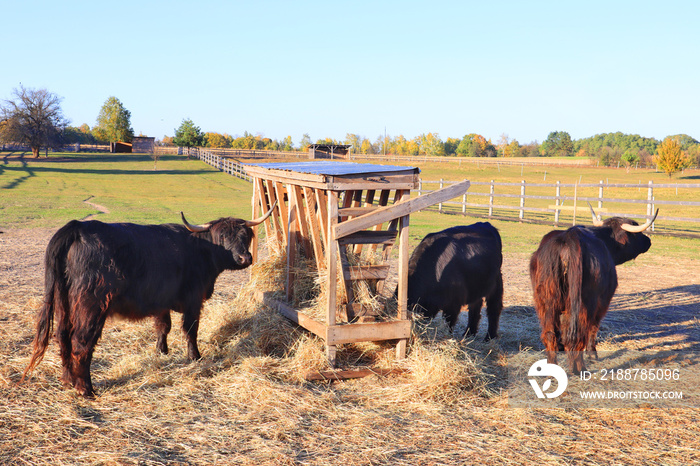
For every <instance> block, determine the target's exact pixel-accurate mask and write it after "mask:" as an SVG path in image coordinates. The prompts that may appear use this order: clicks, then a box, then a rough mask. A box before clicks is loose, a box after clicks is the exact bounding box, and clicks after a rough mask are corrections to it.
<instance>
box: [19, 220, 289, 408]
mask: <svg viewBox="0 0 700 466" xmlns="http://www.w3.org/2000/svg"><path fill="white" fill-rule="evenodd" d="M274 207H275V206H273V207H272V209H274ZM272 209H270V211H269V212H267V213H266V214H265V215H263V216H262V217H260V218H259V219H256V220H241V219H237V218H231V217H225V218H220V219H218V220H215V221H213V222H210V223H207V224H205V225H190V224H189V223H188V222H187V220H186V219H185V216H184V215H182V220H183V223H184V225H178V224H164V225H136V224H133V223H102V222H98V221H86V222H79V221H76V220H73V221H71V222H69V223H67V224H66V225H65V226H63V227H62V228H61V229H59V230H58V231H57V232H56V234H55V235H54V236H53V237H52V238H51V240H50V241H49V245H48V247H47V249H46V256H45V266H46V270H45V295H44V303H43V305H42V307H41V309H40V310H39V313H38V318H37V328H36V336H35V339H34V352H33V354H32V357H31V360H30V362H29V365H28V367H27V369H26V370H25V372H24V376H26V374H27V373H29V371H31V370H32V369H33V368H34V367H35V366H36V365H37V364H38V363H39V362H40V361H41V358H42V357H43V356H44V353H45V351H46V348H47V346H48V343H49V338H50V336H51V331H52V327H53V323H54V316H55V319H56V332H55V335H56V339H57V340H58V345H59V349H60V355H61V361H62V365H63V375H62V376H61V380H62V381H63V383H64V384H67V385H72V386H74V387H75V389H76V390H77V392H78V393H79V394H80V395H83V396H85V397H92V396H94V389H93V386H92V379H91V377H90V362H91V360H92V355H93V351H94V348H95V345H96V344H97V341H98V340H99V338H100V335H101V334H102V328H103V327H104V324H105V321H106V319H107V318H108V317H110V316H112V315H121V316H124V317H126V318H128V319H132V320H139V319H143V318H145V317H154V318H155V329H156V334H157V336H158V342H157V349H158V350H159V351H160V352H162V353H167V352H168V343H167V335H168V332H169V331H170V327H171V320H170V311H171V310H172V311H175V312H179V313H182V315H183V317H182V329H183V331H184V333H185V336H186V339H187V346H188V351H187V352H188V357H189V359H192V360H195V359H199V358H200V354H199V349H198V348H197V331H198V328H199V315H200V311H201V309H202V305H203V303H204V301H206V300H207V299H209V298H210V297H211V295H212V293H213V291H214V283H215V282H216V279H217V277H218V276H219V274H221V272H223V271H224V270H238V269H244V268H246V267H248V266H249V265H250V264H251V263H252V257H251V254H250V252H249V251H248V248H249V247H250V243H251V240H252V238H253V235H254V232H253V230H252V228H251V227H253V226H255V225H258V224H260V223H262V222H263V221H265V219H267V217H269V215H270V214H271V213H272ZM24 376H23V378H24Z"/></svg>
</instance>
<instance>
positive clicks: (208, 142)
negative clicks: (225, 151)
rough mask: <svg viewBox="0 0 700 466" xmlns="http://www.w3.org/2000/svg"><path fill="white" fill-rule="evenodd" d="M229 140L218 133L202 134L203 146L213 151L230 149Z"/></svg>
mask: <svg viewBox="0 0 700 466" xmlns="http://www.w3.org/2000/svg"><path fill="white" fill-rule="evenodd" d="M230 139H231V138H230V137H227V136H226V135H224V134H219V133H213V132H210V133H206V134H204V139H203V141H204V145H205V146H206V147H211V148H213V149H220V148H226V147H231V140H230Z"/></svg>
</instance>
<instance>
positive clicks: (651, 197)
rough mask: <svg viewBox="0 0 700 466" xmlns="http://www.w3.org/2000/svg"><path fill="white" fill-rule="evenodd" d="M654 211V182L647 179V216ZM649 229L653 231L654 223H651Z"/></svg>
mask: <svg viewBox="0 0 700 466" xmlns="http://www.w3.org/2000/svg"><path fill="white" fill-rule="evenodd" d="M653 213H654V182H653V181H649V191H648V192H647V216H649V217H648V218H651V215H652V214H653ZM651 231H654V224H653V223H652V224H651Z"/></svg>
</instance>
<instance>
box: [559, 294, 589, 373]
mask: <svg viewBox="0 0 700 466" xmlns="http://www.w3.org/2000/svg"><path fill="white" fill-rule="evenodd" d="M587 315H588V310H587V309H586V308H585V306H582V307H581V309H580V310H579V314H578V316H570V318H572V319H575V318H578V320H579V322H578V328H579V329H580V330H579V333H578V334H577V335H573V337H574V340H573V341H566V342H565V343H564V346H565V348H566V351H567V353H568V354H569V364H570V365H571V370H572V371H573V373H574V374H578V373H581V372H583V371H585V370H586V364H585V363H584V361H583V352H584V351H585V350H586V349H587V348H588V342H589V340H588V337H589V333H588V330H586V328H587V327H588V325H587V319H586V316H587Z"/></svg>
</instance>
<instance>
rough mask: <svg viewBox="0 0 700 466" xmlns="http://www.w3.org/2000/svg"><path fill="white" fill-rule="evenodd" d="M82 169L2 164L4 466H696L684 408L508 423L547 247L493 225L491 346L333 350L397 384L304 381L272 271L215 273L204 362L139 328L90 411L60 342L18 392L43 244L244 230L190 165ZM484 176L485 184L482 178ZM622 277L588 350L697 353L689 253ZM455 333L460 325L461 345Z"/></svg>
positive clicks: (220, 191) (305, 341)
mask: <svg viewBox="0 0 700 466" xmlns="http://www.w3.org/2000/svg"><path fill="white" fill-rule="evenodd" d="M88 157H90V156H66V157H65V158H66V159H67V160H65V161H61V162H53V161H49V162H46V161H44V160H43V159H42V160H41V161H34V160H30V161H28V162H26V164H23V163H22V162H19V161H10V160H7V161H5V162H4V163H3V162H2V161H0V196H1V197H0V231H3V233H2V234H0V322H1V324H0V356H2V362H0V464H27V465H45V464H46V465H48V464H51V465H74V464H81V465H82V464H85V465H88V464H89V465H93V464H100V465H211V464H226V465H228V464H251V465H252V464H266V465H268V464H269V465H337V464H348V465H370V464H371V465H456V464H476V463H479V464H482V463H483V464H507V465H520V464H527V465H536V464H537V465H541V464H545V465H560V464H576V465H578V464H585V465H607V464H625V465H646V464H666V465H687V464H698V463H699V462H700V453H699V452H700V402H699V401H698V400H697V399H692V398H691V399H689V400H688V403H687V405H686V406H685V407H680V408H661V407H656V406H654V405H640V406H635V407H627V408H617V409H578V408H573V409H572V408H566V409H562V408H515V407H512V406H509V398H508V395H509V394H508V389H507V385H506V384H505V381H504V380H505V375H504V374H505V373H506V372H507V371H508V367H509V361H508V358H509V356H508V355H509V354H512V353H517V352H519V351H521V350H523V349H528V348H533V349H535V350H538V349H539V348H540V347H541V345H540V343H539V328H538V322H537V319H536V317H535V315H534V311H533V309H532V296H531V292H530V284H529V277H528V274H527V263H528V259H529V255H530V254H531V253H532V251H534V249H535V248H536V246H537V243H538V242H539V240H540V238H541V237H542V235H544V234H545V233H546V232H547V231H549V230H550V229H551V228H552V227H551V226H546V225H536V224H519V223H516V222H504V221H494V222H492V223H494V225H496V226H497V227H498V228H499V230H500V233H501V236H502V238H503V243H504V266H503V274H504V286H505V295H504V306H505V308H504V312H503V316H502V320H501V326H500V330H499V334H500V337H499V338H498V339H496V340H494V341H491V342H489V343H485V342H483V341H482V338H483V335H484V331H485V329H484V328H483V326H482V328H481V329H480V332H479V335H478V337H477V338H476V339H473V340H472V339H465V340H460V339H454V338H451V335H449V332H448V331H447V329H446V328H445V326H444V324H443V323H442V322H441V321H440V320H439V319H437V320H435V321H433V322H431V323H428V324H424V323H417V324H416V325H415V329H414V335H413V337H412V340H411V344H410V347H409V356H408V358H407V359H406V360H404V361H396V360H395V359H393V357H392V354H393V351H392V349H393V347H392V346H391V345H379V344H358V345H344V346H343V347H342V348H340V350H339V358H340V360H341V362H342V363H344V364H347V365H365V364H373V365H379V366H390V367H398V368H401V369H403V370H404V372H403V373H402V374H399V375H395V376H391V377H378V376H373V377H368V378H365V379H359V380H351V381H345V382H337V383H310V382H306V381H305V380H304V375H305V374H306V373H307V372H308V371H310V370H313V369H320V368H324V367H325V366H324V364H325V361H324V357H323V345H322V344H321V343H320V342H319V340H317V339H316V338H313V337H310V336H309V335H308V334H306V333H305V332H302V331H300V330H299V329H298V328H295V327H294V326H293V325H292V324H290V323H289V322H288V321H286V320H285V319H284V318H282V317H281V316H280V315H279V314H277V313H275V312H273V311H271V310H270V309H267V308H265V307H263V306H260V305H258V304H255V303H254V302H253V300H252V299H251V298H250V296H251V294H252V292H253V291H255V290H256V289H259V288H260V287H261V286H262V285H261V281H260V277H261V275H263V278H265V280H263V281H266V282H269V284H268V285H267V286H271V287H273V288H274V287H275V286H279V285H275V283H278V282H279V280H280V277H279V275H275V274H279V273H280V271H281V270H282V267H279V266H277V265H276V264H275V263H274V262H273V263H271V264H270V263H267V264H265V263H261V264H260V265H259V266H258V267H256V268H255V269H253V270H251V271H248V270H245V271H240V272H235V273H225V274H222V276H221V277H220V279H219V281H218V282H217V287H216V290H215V294H214V296H213V297H212V299H211V300H210V301H208V302H207V304H206V305H205V309H204V311H203V315H202V322H201V325H200V329H201V331H200V337H199V341H200V350H201V351H202V355H203V359H202V360H201V361H198V362H196V363H190V362H188V361H187V360H186V357H185V355H186V343H185V341H184V338H183V337H182V335H181V333H180V332H179V330H178V328H177V327H178V326H179V322H180V319H179V317H178V316H175V317H174V319H173V324H174V325H173V332H171V336H170V338H169V343H170V346H171V352H170V354H168V355H166V356H163V355H158V354H156V353H155V351H154V345H155V338H154V332H153V329H152V322H149V321H143V322H124V321H119V320H114V321H110V322H108V324H107V326H106V327H105V330H104V332H103V335H102V339H101V340H100V342H99V343H98V345H97V349H96V353H95V360H94V362H93V380H94V382H95V387H96V390H97V391H98V397H97V399H96V400H94V401H90V400H84V399H81V398H79V397H77V396H76V395H75V393H74V391H73V390H62V389H61V384H60V381H59V380H58V378H59V376H60V359H59V357H58V354H57V348H56V345H55V343H52V344H51V345H50V346H49V349H48V351H47V354H46V357H45V359H44V361H43V362H42V363H41V364H40V365H39V366H38V367H37V369H36V370H35V371H34V372H33V373H32V374H31V375H30V377H29V380H27V381H25V382H24V383H23V384H21V385H17V382H18V381H19V379H20V376H21V373H22V371H23V370H24V368H25V366H26V364H27V362H28V357H29V353H30V345H31V340H32V337H33V326H34V312H35V310H36V309H37V308H38V306H39V305H40V303H41V301H42V299H43V275H42V273H43V265H42V264H43V263H42V261H43V251H44V248H45V246H46V243H47V242H48V239H49V238H50V236H51V234H53V232H54V231H55V229H56V228H57V227H59V226H61V225H62V224H63V223H65V222H66V221H68V220H70V219H73V218H85V217H87V216H89V215H93V216H94V217H93V218H96V219H103V220H106V221H133V222H153V223H159V222H178V221H179V211H180V210H182V211H184V212H185V213H186V214H187V215H188V218H189V219H190V220H191V221H193V222H198V223H199V222H204V221H207V220H212V219H214V218H217V217H220V216H225V215H233V216H238V217H248V216H249V214H250V198H251V194H252V191H251V187H250V184H249V183H246V182H244V181H242V180H238V179H236V178H232V177H230V176H228V175H226V174H223V173H220V172H218V171H216V170H214V169H212V168H211V167H208V166H207V165H205V164H204V163H202V162H199V161H196V160H186V159H184V158H182V157H175V156H172V157H163V158H161V160H159V162H158V170H157V171H154V170H153V161H152V160H151V159H150V158H148V157H147V156H145V157H137V156H124V157H110V156H104V155H100V156H97V157H99V160H86V158H88ZM71 160H72V161H71ZM441 167H442V168H441ZM541 168H542V167H538V168H537V169H536V170H540V169H541ZM421 169H422V172H423V175H422V176H423V178H425V179H427V178H434V177H437V178H440V177H444V178H445V179H458V178H461V177H465V178H470V179H477V176H476V175H477V172H476V171H474V173H473V176H471V175H469V174H465V175H464V176H463V175H462V173H459V175H458V176H457V175H455V174H454V173H453V171H454V170H450V169H447V168H445V164H440V165H439V166H435V167H433V166H432V164H427V165H426V166H421ZM440 170H445V172H441V171H440ZM455 170H457V169H455ZM489 170H491V169H489ZM494 170H497V169H496V168H494ZM597 173H598V174H600V173H601V172H600V171H598V172H597ZM615 173H616V174H617V175H619V173H618V172H615ZM562 175H564V173H562ZM484 176H485V177H486V179H491V178H495V177H494V173H492V172H487V173H485V174H484ZM511 176H514V177H519V176H520V170H519V169H516V173H512V174H511ZM549 176H550V175H549V174H548V175H547V177H548V179H549ZM569 176H572V175H571V174H569ZM573 176H576V175H575V174H574V175H573ZM610 176H611V177H612V176H613V175H612V174H611V175H610ZM599 179H600V178H599ZM561 181H565V180H564V179H562V180H561ZM596 181H597V180H596ZM86 199H89V202H92V203H93V204H95V205H99V206H102V207H104V208H106V210H108V211H109V212H108V213H102V212H101V211H100V210H99V209H97V208H95V207H94V206H91V205H90V204H86V203H85V202H84V201H85V200H86ZM477 220H478V219H475V218H471V217H466V218H462V217H460V216H452V215H440V214H438V213H435V212H421V213H419V214H415V215H412V216H411V233H410V237H411V241H410V243H411V246H410V247H411V248H413V247H414V246H415V245H416V244H417V242H418V241H419V240H420V238H421V237H422V236H424V235H425V234H426V233H428V232H430V231H435V230H438V229H442V228H445V227H447V226H449V225H453V224H455V223H472V222H474V221H477ZM271 259H274V258H271ZM250 274H252V277H253V280H249V276H250ZM618 274H619V276H620V286H619V288H618V291H617V294H616V297H615V298H614V299H613V303H612V306H611V310H610V313H609V315H608V316H607V317H606V319H605V320H604V321H603V327H602V328H601V332H600V343H599V351H608V352H619V351H621V350H623V349H635V350H640V351H644V352H645V353H646V354H655V353H656V352H658V351H670V350H685V351H694V352H696V353H698V352H700V323H699V321H698V315H700V240H696V239H685V238H670V237H659V236H654V237H653V238H652V249H651V250H650V251H649V252H648V253H647V254H643V255H642V256H640V257H639V258H638V259H637V260H635V261H633V262H630V263H627V264H625V265H623V266H620V267H619V268H618ZM270 275H272V276H270ZM462 317H464V316H462ZM484 320H485V319H484ZM464 324H465V323H464V319H462V320H461V321H460V324H459V325H460V326H461V327H459V328H463V325H464ZM484 325H485V323H484ZM692 365H693V367H698V366H700V361H698V360H697V359H696V360H694V361H693V362H692ZM684 383H685V384H686V385H688V386H692V385H695V386H696V387H697V386H698V380H696V379H690V380H684ZM691 391H692V390H691Z"/></svg>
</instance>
